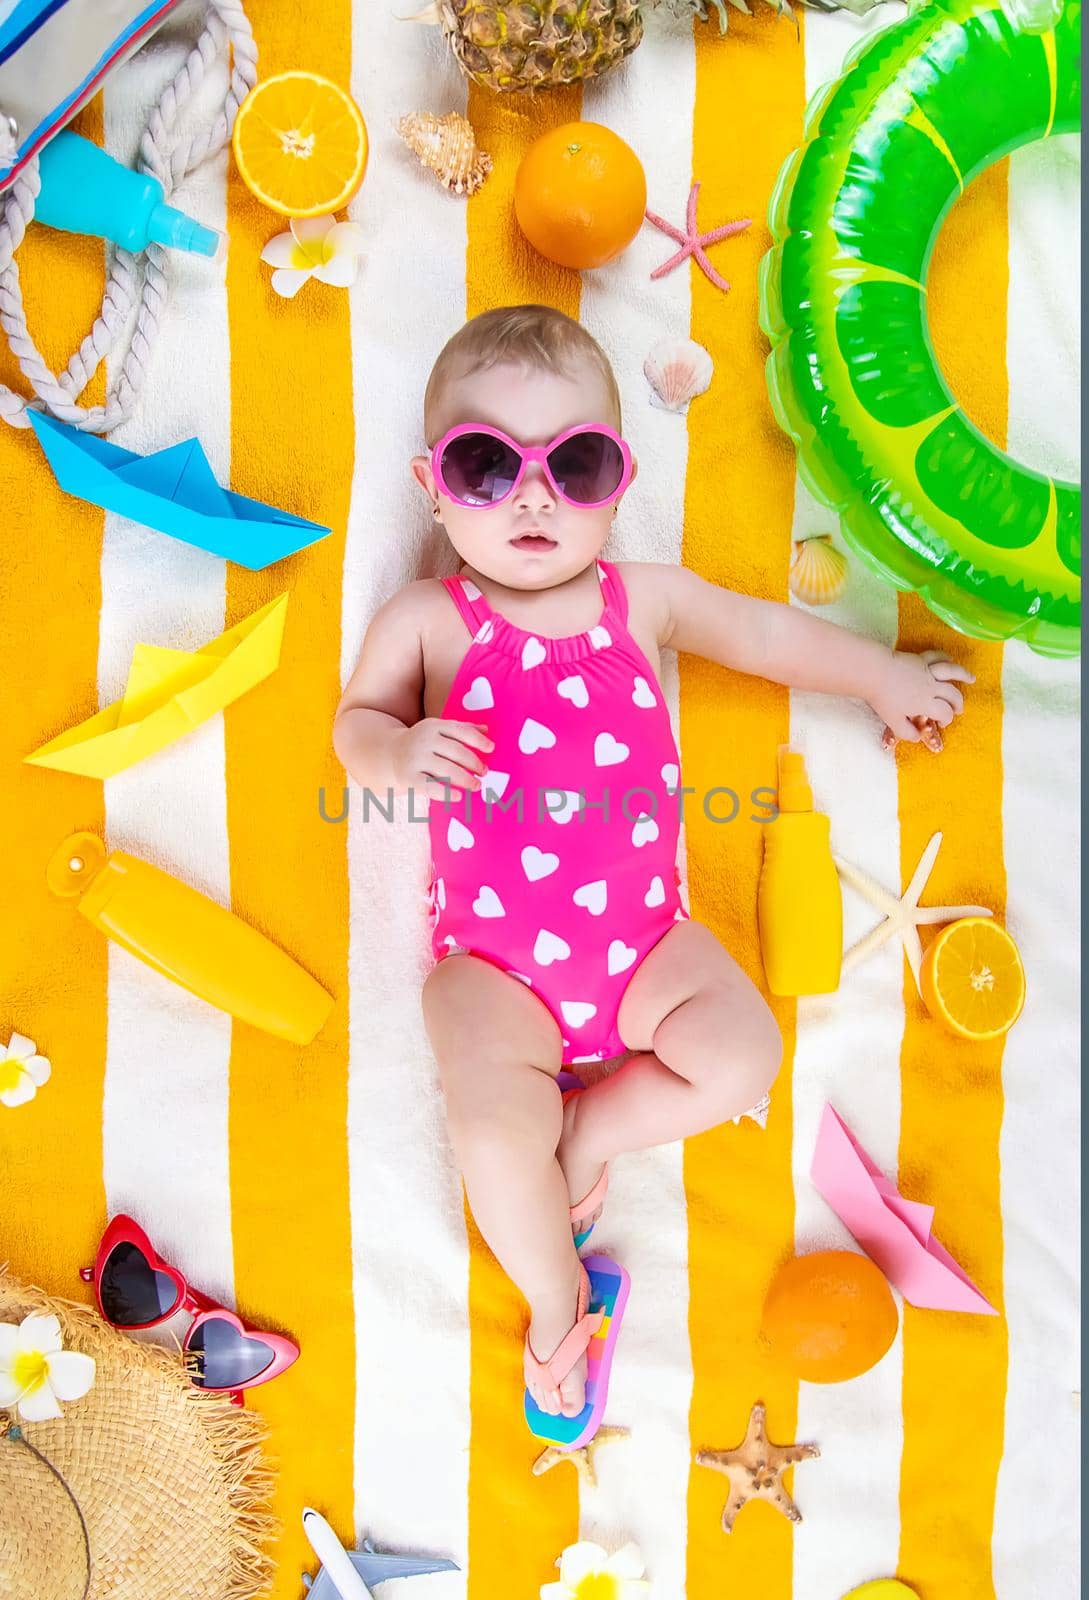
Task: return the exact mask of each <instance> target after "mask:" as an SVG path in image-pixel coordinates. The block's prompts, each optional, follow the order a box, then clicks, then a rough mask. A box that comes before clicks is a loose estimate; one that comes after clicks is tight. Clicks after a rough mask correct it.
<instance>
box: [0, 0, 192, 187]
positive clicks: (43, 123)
mask: <svg viewBox="0 0 1089 1600" xmlns="http://www.w3.org/2000/svg"><path fill="white" fill-rule="evenodd" d="M177 4H178V0H151V3H150V4H149V3H148V0H0V193H3V191H4V190H5V189H7V188H8V187H9V186H10V184H11V183H12V182H13V181H14V179H15V177H16V174H17V173H19V172H21V171H22V169H23V167H24V166H25V165H26V163H27V162H28V161H29V160H30V159H31V157H32V156H35V155H37V153H38V151H39V150H40V149H41V148H42V146H43V145H44V144H45V143H46V141H47V140H48V139H51V138H52V136H53V134H55V133H56V132H57V131H58V130H59V129H60V128H63V127H64V125H65V123H66V122H70V121H71V119H72V118H73V117H74V116H75V114H76V112H77V111H78V110H79V109H80V107H81V106H82V105H84V104H85V103H86V102H87V101H88V100H89V99H90V98H91V96H92V95H93V94H94V93H95V92H96V90H97V89H99V88H100V87H101V84H102V80H103V78H105V76H106V74H107V73H108V72H109V71H110V70H111V69H112V68H113V67H116V66H119V65H120V63H121V62H122V61H124V60H126V59H127V58H128V57H129V56H130V55H131V54H132V53H133V51H134V50H138V49H139V48H140V46H141V45H142V44H143V43H144V41H145V40H146V39H147V38H148V37H149V36H150V35H151V34H152V33H154V31H155V29H156V28H157V27H158V26H159V24H160V23H161V22H163V21H164V20H165V18H166V16H167V14H168V12H170V11H172V10H173V9H174V7H175V6H176V5H177Z"/></svg>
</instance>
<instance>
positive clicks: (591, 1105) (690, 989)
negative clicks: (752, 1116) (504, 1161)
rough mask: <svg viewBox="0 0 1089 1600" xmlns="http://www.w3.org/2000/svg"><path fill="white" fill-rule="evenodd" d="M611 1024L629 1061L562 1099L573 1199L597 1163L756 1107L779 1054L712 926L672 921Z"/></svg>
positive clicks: (762, 1006)
mask: <svg viewBox="0 0 1089 1600" xmlns="http://www.w3.org/2000/svg"><path fill="white" fill-rule="evenodd" d="M617 1027H618V1029H619V1032H620V1036H621V1038H622V1039H623V1040H624V1041H625V1043H626V1044H627V1045H628V1048H629V1049H632V1050H638V1051H640V1052H641V1053H640V1054H638V1055H634V1056H632V1057H631V1059H630V1060H628V1061H626V1062H625V1063H624V1065H623V1066H622V1067H620V1068H618V1069H617V1071H616V1072H614V1073H612V1074H611V1075H610V1076H608V1077H606V1078H603V1079H602V1080H601V1081H600V1082H599V1083H596V1084H595V1085H594V1086H593V1087H592V1088H590V1089H587V1090H586V1091H585V1093H583V1094H579V1095H574V1096H573V1097H572V1098H571V1099H570V1100H569V1101H568V1103H567V1107H566V1114H565V1118H564V1123H565V1126H564V1135H563V1142H562V1143H561V1145H560V1152H559V1154H560V1161H561V1163H562V1165H563V1169H564V1173H565V1175H566V1177H567V1180H568V1184H569V1189H570V1194H571V1195H572V1196H573V1197H574V1198H573V1203H577V1201H578V1197H579V1196H580V1195H583V1194H586V1193H587V1191H588V1190H589V1189H590V1188H591V1187H592V1185H593V1184H594V1182H595V1181H596V1179H597V1177H598V1174H599V1173H600V1171H601V1167H602V1164H603V1163H604V1162H606V1161H609V1160H611V1159H612V1157H613V1156H615V1155H619V1154H621V1153H622V1152H623V1151H626V1150H645V1149H648V1148H649V1147H650V1146H651V1145H656V1144H667V1143H669V1142H670V1141H671V1140H673V1139H683V1138H686V1137H687V1136H688V1135H689V1134H693V1133H702V1132H703V1131H704V1130H705V1129H706V1128H713V1127H716V1126H717V1125H718V1124H719V1123H720V1122H725V1121H726V1120H727V1118H729V1117H736V1116H738V1115H739V1114H740V1113H741V1112H742V1111H747V1110H748V1109H749V1108H750V1107H751V1106H753V1105H755V1104H756V1102H757V1101H758V1100H759V1099H760V1097H761V1096H762V1095H763V1094H765V1093H766V1092H767V1090H768V1088H769V1087H770V1086H771V1083H772V1081H773V1079H774V1078H775V1074H776V1072H777V1071H778V1070H779V1063H780V1060H781V1058H782V1048H783V1046H782V1039H781V1037H780V1034H779V1028H778V1025H777V1024H776V1021H775V1018H774V1017H773V1016H772V1014H771V1011H770V1010H769V1008H768V1006H767V1004H766V1003H765V1001H764V999H763V997H762V996H761V994H760V992H759V991H758V990H757V988H756V987H755V985H754V984H753V983H752V981H751V980H750V979H749V978H748V976H747V975H746V974H745V973H744V972H743V971H742V970H741V968H740V967H739V966H738V964H737V962H736V961H735V960H734V959H733V957H732V956H731V955H730V954H729V952H728V951H727V950H725V949H723V947H722V945H721V944H720V943H719V941H718V940H717V939H716V938H715V936H714V934H713V933H711V931H710V929H708V928H705V927H703V925H702V924H701V923H698V922H678V923H677V924H676V926H675V927H673V928H671V929H670V931H669V932H668V933H667V934H666V935H665V937H664V938H663V939H662V940H661V941H660V943H658V944H656V945H655V947H654V949H653V950H652V951H651V952H650V954H649V955H648V956H647V957H646V959H645V960H644V961H643V962H642V963H641V965H640V966H639V967H638V969H637V970H636V973H635V975H634V977H633V978H632V981H631V983H630V984H629V986H628V988H627V990H626V991H625V994H624V998H623V1000H622V1001H621V1003H620V1011H619V1014H618V1017H617Z"/></svg>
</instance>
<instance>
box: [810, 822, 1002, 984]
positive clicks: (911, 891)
mask: <svg viewBox="0 0 1089 1600" xmlns="http://www.w3.org/2000/svg"><path fill="white" fill-rule="evenodd" d="M941 843H942V836H941V834H940V833H936V834H935V835H934V837H933V838H932V839H931V841H930V843H929V844H928V845H927V847H926V849H925V850H924V851H923V853H922V855H921V856H920V857H919V865H918V866H917V867H916V868H915V871H914V872H913V873H912V875H911V882H910V883H909V884H908V886H907V888H906V889H905V890H904V892H903V894H902V895H901V896H900V897H899V899H898V898H897V897H896V895H894V894H893V893H892V892H891V891H890V890H888V889H886V888H885V887H884V886H883V885H882V884H880V883H875V882H874V880H873V878H871V877H870V875H869V874H868V873H866V872H862V871H860V870H859V868H858V867H853V866H852V865H851V863H850V862H849V861H844V860H843V859H842V857H840V856H834V858H833V859H834V860H835V863H836V866H837V867H838V868H839V872H840V876H841V877H842V878H843V879H844V881H845V882H846V883H849V884H850V885H851V887H852V889H857V890H858V892H859V894H860V895H863V896H864V897H865V898H866V899H867V900H868V901H869V902H870V904H871V905H872V906H876V907H877V909H878V911H882V912H884V914H885V920H884V921H883V922H879V923H878V924H877V927H876V928H873V929H871V931H870V932H869V933H868V934H866V936H865V938H862V939H859V941H858V943H857V944H853V945H852V946H851V948H850V949H849V950H848V951H847V953H846V955H845V956H844V958H843V966H842V969H841V970H842V971H843V972H849V971H850V970H851V968H852V967H857V966H858V963H859V962H860V961H865V959H866V957H867V956H868V955H872V954H873V952H874V951H875V950H878V949H880V947H881V946H882V945H883V944H884V943H885V941H886V939H891V938H892V937H893V936H894V935H896V936H897V937H899V939H900V940H901V941H902V943H903V946H904V954H905V955H906V956H907V959H908V966H909V967H910V968H911V975H912V977H913V978H914V979H915V987H916V989H918V987H919V964H920V962H921V961H922V959H923V946H922V942H921V941H920V939H919V929H920V927H923V926H930V925H932V924H934V923H936V922H957V921H959V920H960V918H961V917H989V916H992V915H993V913H992V912H990V911H988V910H987V907H986V906H921V905H920V904H919V899H920V897H921V895H922V892H923V890H924V889H925V888H926V885H927V880H928V879H929V877H930V874H931V873H932V872H933V870H934V862H935V861H936V860H937V857H938V851H939V850H940V849H941Z"/></svg>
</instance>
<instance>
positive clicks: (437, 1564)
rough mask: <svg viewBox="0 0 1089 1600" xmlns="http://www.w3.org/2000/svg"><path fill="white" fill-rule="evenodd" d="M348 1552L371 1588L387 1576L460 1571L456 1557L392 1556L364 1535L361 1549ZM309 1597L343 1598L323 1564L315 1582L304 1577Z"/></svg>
mask: <svg viewBox="0 0 1089 1600" xmlns="http://www.w3.org/2000/svg"><path fill="white" fill-rule="evenodd" d="M345 1554H346V1555H347V1557H348V1560H349V1561H350V1562H351V1563H352V1566H353V1567H354V1568H355V1570H356V1571H357V1572H358V1573H359V1576H360V1577H361V1578H362V1579H363V1582H364V1583H365V1584H366V1585H367V1587H368V1589H369V1588H370V1586H371V1584H372V1583H385V1581H386V1579H387V1578H417V1577H422V1576H423V1575H424V1574H425V1573H428V1572H457V1571H458V1570H459V1569H458V1566H457V1563H456V1562H453V1561H428V1560H425V1559H424V1558H423V1557H422V1556H389V1555H383V1554H381V1553H380V1552H379V1551H377V1550H376V1549H375V1548H374V1546H373V1545H372V1544H371V1541H370V1540H369V1539H364V1541H363V1548H362V1549H361V1550H347V1551H345ZM303 1583H304V1584H305V1585H306V1589H307V1600H339V1597H338V1595H337V1591H336V1589H335V1588H334V1587H333V1582H332V1579H331V1578H330V1577H329V1574H328V1573H327V1572H326V1570H325V1568H324V1567H322V1569H321V1571H320V1572H319V1573H318V1575H317V1577H316V1578H315V1579H314V1581H313V1582H311V1581H310V1579H309V1578H308V1577H305V1576H304V1578H303Z"/></svg>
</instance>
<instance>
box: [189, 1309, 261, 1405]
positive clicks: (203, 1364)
mask: <svg viewBox="0 0 1089 1600" xmlns="http://www.w3.org/2000/svg"><path fill="white" fill-rule="evenodd" d="M185 1348H186V1349H187V1350H188V1351H190V1352H191V1353H192V1354H193V1355H195V1356H196V1358H197V1359H196V1362H195V1368H196V1370H195V1371H194V1373H193V1382H194V1383H195V1384H197V1385H199V1387H200V1388H202V1389H237V1388H238V1387H239V1386H240V1385H241V1384H244V1383H252V1382H253V1380H254V1378H256V1377H257V1376H258V1374H259V1373H262V1372H264V1370H265V1368H266V1367H270V1366H271V1365H272V1360H273V1352H272V1350H271V1349H270V1348H269V1346H268V1345H267V1344H260V1343H258V1341H257V1340H256V1339H247V1338H246V1336H245V1334H244V1333H239V1331H238V1329H237V1328H236V1327H235V1326H234V1324H233V1323H230V1322H227V1321H225V1320H224V1318H222V1317H211V1318H209V1320H208V1321H207V1322H202V1323H201V1325H200V1327H199V1328H196V1329H194V1331H193V1333H192V1335H191V1337H190V1338H189V1339H187V1340H186V1344H185Z"/></svg>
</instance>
